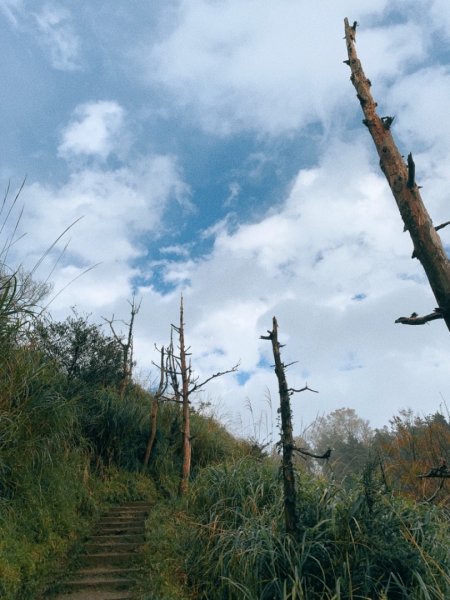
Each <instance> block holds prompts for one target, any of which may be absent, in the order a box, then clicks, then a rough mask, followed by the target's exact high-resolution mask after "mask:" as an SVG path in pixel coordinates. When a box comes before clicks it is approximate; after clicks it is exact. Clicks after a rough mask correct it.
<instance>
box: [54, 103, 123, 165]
mask: <svg viewBox="0 0 450 600" xmlns="http://www.w3.org/2000/svg"><path fill="white" fill-rule="evenodd" d="M124 120H125V110H124V109H123V108H122V107H121V106H120V105H119V104H118V103H117V102H115V101H112V100H99V101H97V102H88V103H86V104H81V105H79V106H77V107H76V108H75V110H74V112H73V118H72V121H71V123H69V125H68V126H67V127H66V128H65V129H64V130H63V133H62V142H61V144H60V146H59V148H58V153H59V155H60V156H63V157H71V156H77V155H78V156H79V155H93V156H98V157H99V158H102V159H106V158H107V157H108V155H109V154H111V153H112V152H115V151H117V150H118V149H120V147H121V144H120V143H121V140H122V138H123V137H124V134H125V131H124Z"/></svg>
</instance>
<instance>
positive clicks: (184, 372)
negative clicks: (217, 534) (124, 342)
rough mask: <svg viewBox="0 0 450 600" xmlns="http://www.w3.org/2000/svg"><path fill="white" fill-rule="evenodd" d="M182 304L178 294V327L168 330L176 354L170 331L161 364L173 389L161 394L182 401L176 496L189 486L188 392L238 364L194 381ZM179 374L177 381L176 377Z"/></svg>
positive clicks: (189, 409)
mask: <svg viewBox="0 0 450 600" xmlns="http://www.w3.org/2000/svg"><path fill="white" fill-rule="evenodd" d="M184 326H185V323H184V304H183V296H181V301H180V324H179V326H178V327H176V326H175V325H172V331H175V332H176V333H177V334H178V339H179V346H178V349H179V352H180V355H179V356H175V353H174V349H173V341H172V335H171V342H170V346H169V348H168V350H167V363H166V367H165V371H166V373H167V379H168V380H169V382H170V386H171V388H172V391H173V395H172V396H171V397H167V396H164V398H165V399H166V400H169V401H170V400H171V401H174V402H177V403H180V404H181V405H182V415H183V425H182V427H183V428H182V436H183V442H182V444H183V449H182V468H181V478H180V484H179V487H178V493H179V494H180V496H182V495H184V494H186V493H187V491H188V490H189V477H190V474H191V454H192V447H191V406H190V405H191V402H190V396H191V394H193V393H194V392H198V391H199V390H200V389H201V388H202V387H203V386H204V385H206V384H207V383H208V382H209V381H211V380H212V379H215V378H216V377H221V376H222V375H225V374H226V373H232V372H235V371H237V369H238V365H235V366H234V367H232V368H231V369H228V370H227V371H221V372H218V373H214V375H211V376H210V377H208V378H207V379H205V380H204V381H202V382H201V383H199V382H198V377H195V376H193V373H192V365H191V361H190V360H189V364H188V361H187V357H188V356H189V354H190V353H189V348H186V342H185V338H184ZM179 378H181V385H180V380H179Z"/></svg>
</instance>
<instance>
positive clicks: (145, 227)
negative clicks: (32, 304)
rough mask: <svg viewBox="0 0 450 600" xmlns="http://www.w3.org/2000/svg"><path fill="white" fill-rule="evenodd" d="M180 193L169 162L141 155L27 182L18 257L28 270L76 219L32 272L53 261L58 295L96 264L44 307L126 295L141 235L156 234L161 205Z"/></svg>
mask: <svg viewBox="0 0 450 600" xmlns="http://www.w3.org/2000/svg"><path fill="white" fill-rule="evenodd" d="M188 194H189V189H188V187H187V185H186V184H185V183H184V181H183V179H182V176H181V173H180V170H179V167H178V165H177V162H176V160H175V159H174V158H173V157H170V156H162V155H154V156H147V157H143V158H141V159H140V160H138V161H136V162H135V163H133V165H132V166H123V167H121V168H118V169H115V170H101V169H98V168H92V169H82V170H79V171H76V172H74V173H72V175H71V176H70V178H69V180H68V181H67V182H66V183H65V184H63V185H61V186H51V185H45V184H41V183H34V184H31V185H29V186H27V187H26V189H25V190H24V192H23V195H22V198H23V200H24V202H25V211H24V215H23V217H22V221H21V229H22V230H23V231H24V232H26V233H27V235H26V244H27V253H26V260H25V261H23V260H22V262H24V263H25V266H27V267H28V268H32V267H33V266H34V265H35V264H36V263H37V262H38V261H39V260H40V258H41V256H42V255H43V254H44V253H45V251H46V249H48V248H49V247H50V245H51V244H52V243H53V242H54V241H55V240H56V239H57V238H58V237H59V236H60V234H61V233H62V232H63V231H64V230H65V229H66V228H67V227H68V226H70V225H71V224H72V223H75V221H77V220H78V219H80V220H79V221H78V222H77V223H76V224H75V225H74V226H73V227H72V228H71V229H70V231H69V232H68V234H67V235H65V236H64V237H63V239H62V240H61V241H60V242H59V243H58V244H57V245H56V247H55V248H54V249H53V250H52V251H51V252H50V253H49V255H48V256H47V257H46V259H45V260H44V262H43V265H42V267H41V268H40V270H39V274H38V275H39V276H45V275H46V274H48V272H49V271H50V270H51V269H52V268H53V263H54V262H55V261H58V263H57V267H56V269H55V270H54V273H53V276H52V280H53V281H54V285H55V291H56V292H58V291H60V290H61V289H62V288H64V287H65V286H66V285H67V284H68V283H69V282H70V281H71V280H73V279H74V278H76V277H78V275H80V274H81V273H82V272H84V271H85V270H86V268H88V267H89V266H91V265H93V264H97V263H100V264H99V266H98V267H96V268H95V270H94V271H92V272H90V273H89V274H88V275H86V276H83V277H82V278H81V279H79V280H78V281H77V283H76V285H73V286H70V287H69V288H68V289H67V291H66V292H65V293H63V294H60V295H59V296H58V298H57V300H55V302H54V303H53V305H52V308H53V309H55V310H58V309H59V308H61V309H64V307H67V306H71V305H73V304H79V305H80V306H84V307H86V308H87V309H89V310H91V309H99V308H100V307H101V306H105V305H106V306H110V305H111V304H112V303H114V302H116V301H118V300H119V299H120V298H126V297H127V296H128V295H129V293H130V290H131V288H132V278H133V277H134V276H135V275H138V274H140V273H141V272H140V271H139V270H138V269H137V268H136V267H135V266H133V264H134V262H135V261H137V260H139V259H140V258H141V257H143V256H145V255H146V253H147V249H146V247H145V246H144V245H143V244H142V242H141V241H140V239H141V238H142V236H144V235H148V234H150V233H152V234H153V235H157V234H156V232H160V230H161V229H160V228H161V223H162V220H163V217H164V214H165V211H166V210H167V209H168V207H169V206H171V205H172V203H174V202H183V198H184V196H187V195H188ZM69 240H70V243H69V245H68V247H67V249H66V250H65V252H64V253H63V255H62V256H59V255H60V253H61V251H63V249H64V246H65V245H66V243H67V242H68V241H69ZM18 252H20V249H18ZM18 259H19V260H21V257H20V255H18ZM146 275H147V276H148V275H149V273H146Z"/></svg>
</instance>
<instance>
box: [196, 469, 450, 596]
mask: <svg viewBox="0 0 450 600" xmlns="http://www.w3.org/2000/svg"><path fill="white" fill-rule="evenodd" d="M193 487H194V489H193V499H192V502H193V505H192V510H193V512H194V515H195V518H196V519H198V521H199V525H198V527H197V537H196V543H195V544H193V543H192V542H191V544H190V546H189V549H188V551H189V556H188V572H189V573H190V575H191V577H192V585H193V586H194V587H195V589H196V590H197V593H198V597H200V598H208V599H210V600H215V599H222V598H224V599H225V598H226V599H229V600H232V599H234V598H236V600H237V599H242V598H248V599H256V598H258V599H259V598H261V599H262V598H267V599H278V598H279V599H283V600H288V599H292V600H293V599H294V598H305V599H310V600H313V599H319V598H320V599H324V600H326V599H329V600H331V599H332V598H333V599H337V598H360V599H362V598H365V599H372V598H389V599H390V598H392V599H394V598H395V599H396V598H404V599H405V600H406V598H426V597H428V596H426V594H425V593H424V592H423V589H426V590H427V593H429V594H430V596H429V597H436V598H445V597H448V594H449V593H450V579H449V577H448V575H447V571H448V568H449V567H450V553H449V548H448V544H447V541H448V535H449V533H450V531H449V526H448V522H447V521H445V519H444V518H443V517H442V515H441V514H440V513H439V511H438V510H436V509H433V510H430V509H429V508H424V507H417V506H415V505H413V504H411V503H409V502H407V501H405V500H403V499H401V498H396V497H393V496H390V495H387V494H385V493H384V492H383V486H382V484H381V482H380V481H379V480H378V479H377V477H376V476H375V474H374V472H373V470H370V469H369V471H368V472H366V474H365V477H364V479H363V480H362V481H361V483H360V485H359V486H357V487H355V488H353V489H352V490H350V491H349V490H346V489H345V488H343V487H342V486H339V485H336V484H330V483H327V482H326V480H324V479H317V478H313V477H311V476H310V475H302V476H301V479H300V482H299V486H298V498H299V503H298V510H299V515H300V521H301V523H302V530H301V532H300V534H299V536H298V538H297V539H294V538H293V537H291V536H286V535H284V534H283V521H282V502H281V498H282V495H281V490H280V483H279V480H278V477H277V476H276V474H275V473H274V469H273V466H272V465H271V464H270V463H267V462H266V464H261V463H259V464H258V463H255V462H254V461H249V460H244V461H242V460H241V461H238V462H234V463H232V464H229V465H222V466H220V467H210V468H207V469H205V470H204V472H203V473H202V474H201V475H199V477H198V478H197V480H196V482H195V485H194V486H193Z"/></svg>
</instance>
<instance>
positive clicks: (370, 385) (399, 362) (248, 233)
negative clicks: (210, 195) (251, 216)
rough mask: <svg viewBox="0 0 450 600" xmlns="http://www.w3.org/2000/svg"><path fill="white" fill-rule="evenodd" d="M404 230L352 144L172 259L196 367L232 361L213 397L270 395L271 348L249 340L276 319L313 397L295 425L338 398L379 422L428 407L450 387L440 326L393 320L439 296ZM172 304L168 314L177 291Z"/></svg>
mask: <svg viewBox="0 0 450 600" xmlns="http://www.w3.org/2000/svg"><path fill="white" fill-rule="evenodd" d="M402 229H403V225H402V222H401V219H400V217H399V215H398V211H397V209H396V207H395V204H394V201H393V199H392V198H391V194H390V191H389V190H388V188H387V185H386V183H385V182H384V180H383V179H382V177H381V176H380V175H378V174H377V173H374V172H373V170H372V168H371V167H370V161H369V157H368V155H367V152H366V150H365V149H364V145H363V143H362V141H361V140H359V141H358V142H357V143H355V142H353V143H352V144H344V143H336V144H334V145H333V146H332V147H330V148H329V150H328V151H327V153H326V154H325V156H324V157H323V158H322V160H321V162H320V163H319V164H318V165H317V166H316V167H315V168H312V169H304V170H302V171H300V172H299V174H298V176H297V178H296V180H295V183H294V185H293V186H292V190H291V192H290V194H289V196H288V197H287V198H286V199H285V201H284V203H283V204H282V206H281V207H278V208H276V209H273V210H271V211H270V212H269V213H268V214H267V215H266V216H265V217H264V218H262V219H261V220H260V221H258V222H255V223H250V224H242V225H241V226H240V227H238V228H237V230H236V231H231V232H229V231H227V229H226V227H223V228H222V229H220V230H217V231H216V238H215V243H214V248H213V251H212V253H211V255H210V256H209V257H208V258H203V259H202V260H197V261H193V260H191V259H190V260H185V261H182V262H181V263H179V264H177V265H174V264H173V263H172V262H169V261H168V262H167V267H166V268H167V275H166V276H167V277H168V278H169V279H174V278H175V279H177V278H178V279H177V280H178V281H179V282H180V283H181V282H182V285H181V287H184V289H185V292H184V293H185V311H186V321H187V336H188V340H189V344H190V345H191V346H192V351H193V357H194V358H193V360H194V364H195V366H196V368H197V369H199V370H200V372H201V373H202V374H207V373H208V372H210V371H211V370H214V369H216V370H217V369H218V368H220V369H223V368H227V367H230V366H231V365H232V364H234V363H235V362H236V361H237V360H239V359H240V360H241V369H242V371H243V372H244V373H245V377H244V380H245V383H244V385H240V383H239V379H238V377H231V378H230V377H229V378H226V379H225V378H224V380H218V381H215V382H214V383H212V384H211V386H210V388H209V389H210V392H211V394H212V395H213V396H215V397H221V398H222V399H223V400H224V401H225V402H226V403H227V406H228V407H231V406H232V407H233V409H234V411H235V414H237V413H241V415H242V413H244V414H245V410H244V409H243V405H244V401H245V398H246V397H249V398H251V399H252V401H253V402H254V403H255V406H256V409H257V410H260V409H261V410H262V407H263V406H264V401H263V399H264V393H265V389H266V387H267V388H268V389H269V390H271V393H272V396H273V398H274V401H275V403H276V398H277V392H276V380H275V378H274V375H273V372H272V369H270V368H268V365H270V364H271V363H272V358H271V356H270V351H271V349H270V344H267V343H264V342H263V341H261V340H260V339H259V336H260V335H261V334H264V333H265V332H266V330H267V329H269V328H270V327H271V324H272V316H273V315H276V316H277V317H278V319H279V322H280V327H281V336H282V339H283V341H286V342H287V344H288V345H287V347H286V348H285V349H283V352H284V355H285V358H286V362H290V361H291V360H294V361H295V360H298V361H299V365H298V366H294V367H292V368H291V369H290V371H289V374H288V376H289V381H290V382H291V384H292V385H293V386H295V387H302V385H304V383H305V380H307V381H308V382H309V383H310V384H311V385H312V387H315V388H318V389H319V390H320V392H321V395H320V397H318V398H316V397H314V398H313V399H312V400H311V399H307V398H306V396H302V400H301V401H299V405H300V406H301V410H299V411H298V412H297V427H300V422H299V419H300V417H302V418H303V419H304V420H305V422H306V423H308V422H309V421H310V420H311V419H314V417H315V415H316V414H318V413H320V412H326V411H327V410H329V411H331V410H333V409H334V408H336V407H339V406H352V407H354V408H355V409H356V410H357V411H358V412H359V413H360V414H361V415H362V416H364V417H365V418H370V419H371V420H372V422H373V423H374V424H376V425H382V423H383V422H385V420H386V414H392V413H393V412H395V409H396V407H398V408H401V407H402V406H404V405H405V404H408V405H409V406H411V407H412V408H413V409H416V410H424V411H426V410H427V407H429V410H433V409H434V408H435V407H436V406H437V405H438V403H439V399H440V397H439V393H440V392H443V391H445V389H446V388H445V386H446V380H445V377H446V375H445V373H446V370H445V369H444V368H443V365H444V364H445V361H446V360H447V359H448V358H449V351H448V349H447V345H448V344H447V341H446V339H447V334H446V332H445V328H442V327H439V325H438V326H437V327H434V328H431V326H430V327H427V328H414V329H419V330H420V329H425V331H421V332H420V333H418V332H417V331H415V330H414V331H411V328H406V327H403V328H402V326H400V325H395V324H394V320H395V319H396V318H397V317H398V316H400V315H403V314H410V313H411V312H412V311H413V310H417V311H418V312H426V311H428V310H429V309H431V308H433V306H434V302H435V301H434V299H433V298H432V295H431V292H430V291H429V288H428V284H427V282H426V279H425V277H424V275H423V271H422V269H421V267H420V265H419V264H418V263H417V261H412V260H411V258H410V256H411V241H410V240H409V239H408V237H407V235H406V234H404V233H403V231H402ZM180 273H182V274H183V278H180V277H179V274H180ZM187 282H189V283H187ZM143 293H144V302H143V311H144V313H145V311H146V310H149V311H151V312H152V314H155V311H156V312H158V311H159V306H160V305H161V302H160V301H158V300H157V299H156V298H155V296H153V297H152V306H151V308H150V307H148V308H145V305H146V296H145V294H146V291H145V290H143ZM148 293H151V291H150V290H148ZM167 301H168V299H167V298H166V303H165V305H164V312H165V314H167ZM170 303H171V305H172V307H173V308H172V311H173V312H172V321H173V320H175V319H176V311H177V307H176V304H177V294H172V296H171V298H170ZM149 314H150V313H149ZM166 330H167V331H166V333H165V335H166V336H167V335H168V325H166ZM158 331H159V335H161V330H160V328H158ZM155 333H156V332H155ZM162 333H163V334H164V332H162ZM158 341H159V342H160V343H163V342H164V337H162V338H158ZM148 350H149V351H150V349H149V348H148ZM196 351H197V354H196ZM424 372H426V373H427V374H428V376H427V379H426V381H425V380H424V379H423V378H422V376H423V373H424ZM430 382H431V383H430ZM355 390H360V392H361V395H358V396H357V397H355V395H354V393H355V392H354V391H355ZM294 412H296V410H295V409H294Z"/></svg>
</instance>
